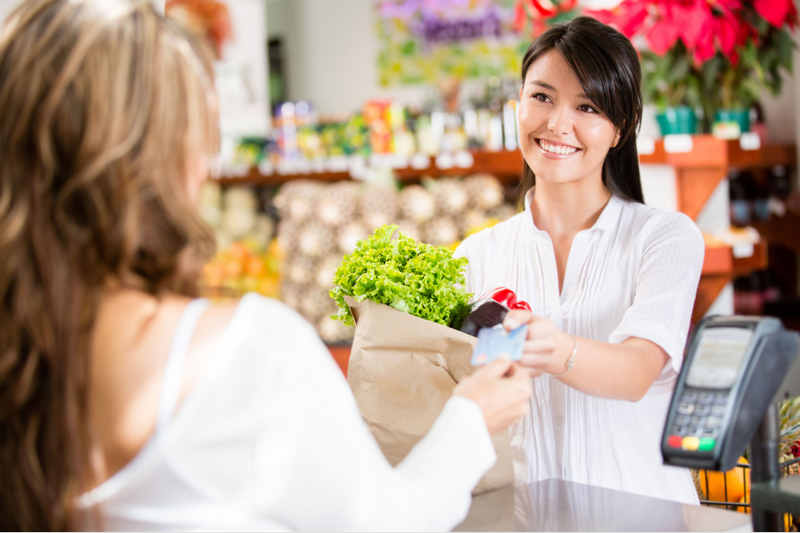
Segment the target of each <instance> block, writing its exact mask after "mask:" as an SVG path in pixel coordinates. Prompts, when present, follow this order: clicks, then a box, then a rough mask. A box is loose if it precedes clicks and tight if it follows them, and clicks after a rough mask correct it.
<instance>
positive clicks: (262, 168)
mask: <svg viewBox="0 0 800 533" xmlns="http://www.w3.org/2000/svg"><path fill="white" fill-rule="evenodd" d="M258 171H259V172H260V173H261V175H262V176H271V175H272V173H273V172H275V167H274V166H273V164H272V162H271V161H269V160H267V159H265V160H264V161H262V162H261V163H259V164H258Z"/></svg>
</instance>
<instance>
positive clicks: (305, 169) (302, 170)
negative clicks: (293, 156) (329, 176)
mask: <svg viewBox="0 0 800 533" xmlns="http://www.w3.org/2000/svg"><path fill="white" fill-rule="evenodd" d="M295 166H296V168H297V173H298V174H310V173H311V162H309V160H308V159H299V160H298V161H297V163H296V165H295Z"/></svg>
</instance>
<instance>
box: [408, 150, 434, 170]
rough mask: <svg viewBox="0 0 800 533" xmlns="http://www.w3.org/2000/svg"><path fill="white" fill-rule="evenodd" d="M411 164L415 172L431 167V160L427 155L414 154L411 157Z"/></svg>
mask: <svg viewBox="0 0 800 533" xmlns="http://www.w3.org/2000/svg"><path fill="white" fill-rule="evenodd" d="M410 164H411V168H413V169H414V170H425V169H426V168H428V167H430V166H431V158H430V156H428V155H427V154H414V155H412V156H411V161H410Z"/></svg>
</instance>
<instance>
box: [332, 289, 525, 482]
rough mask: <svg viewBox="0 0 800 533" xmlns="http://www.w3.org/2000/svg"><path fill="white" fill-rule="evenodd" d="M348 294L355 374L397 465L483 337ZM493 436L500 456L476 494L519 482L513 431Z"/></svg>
mask: <svg viewBox="0 0 800 533" xmlns="http://www.w3.org/2000/svg"><path fill="white" fill-rule="evenodd" d="M345 299H346V300H347V303H348V305H349V306H350V310H351V312H352V313H353V317H354V318H355V320H356V333H355V338H354V340H353V348H352V351H351V353H350V365H349V367H348V370H347V381H348V382H349V384H350V388H351V389H352V390H353V394H354V395H355V397H356V402H357V403H358V407H359V409H360V410H361V414H362V416H363V417H364V420H365V421H366V423H367V425H368V426H369V428H370V429H371V430H372V434H373V435H374V436H375V439H376V440H377V441H378V444H379V445H380V447H381V450H383V453H384V455H386V458H387V459H388V460H389V462H390V463H391V464H392V465H397V464H398V463H399V462H400V461H402V460H403V459H404V458H405V456H406V455H408V452H410V451H411V448H413V447H414V445H415V444H416V443H417V442H419V440H420V439H422V437H424V436H425V434H426V433H427V432H428V430H429V429H430V428H431V426H432V425H433V422H434V421H435V420H436V417H438V416H439V413H441V412H442V409H443V408H444V404H445V402H447V400H448V399H449V398H450V395H451V393H452V392H453V389H454V388H455V386H456V384H457V383H458V382H459V381H460V380H461V378H463V377H464V376H466V375H468V374H470V373H471V372H472V366H471V365H470V359H471V358H472V350H473V348H474V346H475V343H476V342H477V339H476V338H475V337H472V336H471V335H467V334H466V333H462V332H460V331H457V330H455V329H452V328H449V327H446V326H442V325H441V324H437V323H435V322H431V321H429V320H424V319H422V318H419V317H415V316H413V315H409V314H408V313H404V312H402V311H398V310H396V309H394V308H392V307H389V306H388V305H382V304H377V303H375V302H372V301H369V300H365V301H363V302H356V301H355V300H354V299H353V298H349V297H346V298H345ZM492 442H493V443H494V448H495V452H496V453H497V462H496V463H495V465H494V466H493V467H492V468H491V470H489V471H488V472H487V473H486V475H485V476H483V478H482V479H481V481H480V482H479V483H478V486H477V487H475V490H473V491H472V493H473V494H481V493H483V492H488V491H491V490H495V489H498V488H501V487H506V486H509V485H513V483H514V468H513V465H512V462H511V445H510V442H509V437H508V432H506V431H502V432H500V433H498V434H496V435H493V436H492Z"/></svg>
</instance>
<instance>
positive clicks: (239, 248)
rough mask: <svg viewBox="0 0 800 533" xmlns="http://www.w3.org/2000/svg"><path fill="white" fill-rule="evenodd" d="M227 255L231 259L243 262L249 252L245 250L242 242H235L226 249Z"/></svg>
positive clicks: (245, 247)
mask: <svg viewBox="0 0 800 533" xmlns="http://www.w3.org/2000/svg"><path fill="white" fill-rule="evenodd" d="M227 252H228V255H229V256H230V257H231V259H234V260H236V261H243V260H244V259H245V258H246V257H247V256H248V255H250V252H249V251H248V250H247V246H246V245H245V244H244V243H243V242H235V243H233V244H231V245H230V246H229V247H228V250H227Z"/></svg>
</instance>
